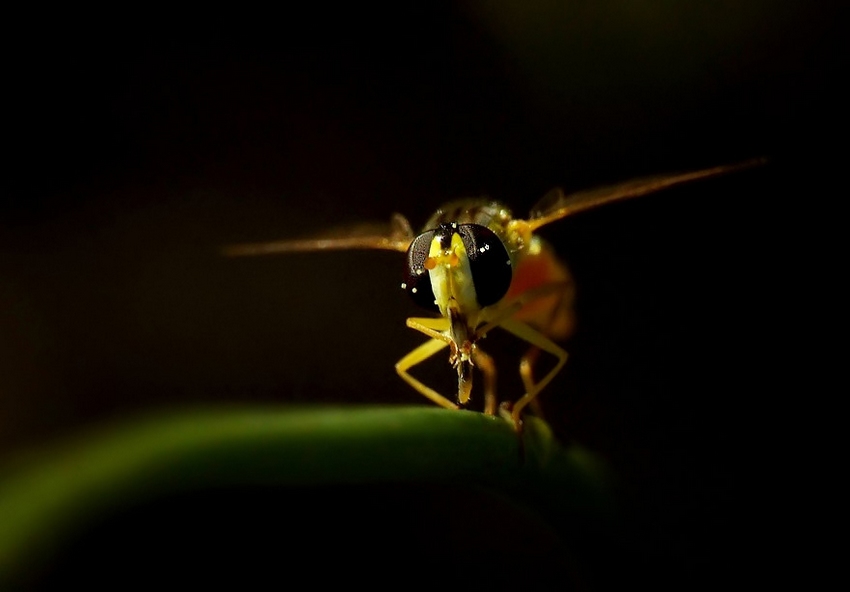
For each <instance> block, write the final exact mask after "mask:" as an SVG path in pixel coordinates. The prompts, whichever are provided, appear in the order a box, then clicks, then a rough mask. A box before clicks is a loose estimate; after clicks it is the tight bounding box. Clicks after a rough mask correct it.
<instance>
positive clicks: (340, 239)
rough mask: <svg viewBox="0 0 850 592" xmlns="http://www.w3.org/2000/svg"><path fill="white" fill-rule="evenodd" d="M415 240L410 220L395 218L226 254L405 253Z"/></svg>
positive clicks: (233, 248)
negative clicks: (360, 250) (304, 252)
mask: <svg viewBox="0 0 850 592" xmlns="http://www.w3.org/2000/svg"><path fill="white" fill-rule="evenodd" d="M414 236H415V235H414V234H413V229H412V228H411V227H410V222H408V221H407V218H405V217H404V216H402V215H401V214H393V215H392V218H391V219H390V221H389V222H385V223H368V224H355V225H351V226H341V227H338V228H333V229H329V230H327V231H324V232H322V233H320V234H318V235H316V236H312V237H310V238H303V239H295V240H280V241H271V242H265V243H245V244H239V245H229V246H226V247H224V248H223V249H222V253H224V255H226V256H228V257H250V256H256V255H272V254H275V253H293V252H297V251H330V250H344V249H381V250H385V251H400V252H402V253H404V252H406V251H407V247H408V246H410V243H411V241H413V239H414Z"/></svg>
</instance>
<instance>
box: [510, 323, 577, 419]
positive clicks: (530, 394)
mask: <svg viewBox="0 0 850 592" xmlns="http://www.w3.org/2000/svg"><path fill="white" fill-rule="evenodd" d="M501 327H502V328H503V329H505V330H506V331H509V332H510V333H513V334H514V335H516V336H517V337H519V338H520V339H523V340H525V341H527V342H529V343H530V344H531V345H533V346H535V347H537V348H540V349H542V350H543V351H545V352H547V353H550V354H552V355H553V356H555V357H556V358H558V361H557V363H556V364H555V367H554V368H552V369H551V370H550V371H549V373H548V374H547V375H546V376H544V377H543V379H542V380H541V381H540V382H538V383H537V384H532V385H531V388H530V389H529V390H527V391H526V393H525V394H524V395H523V396H522V397H521V398H520V399H519V401H517V402H516V403H515V404H514V406H513V410H512V411H511V419H512V420H513V422H514V425H516V426H519V425H520V423H519V417H520V413H521V412H522V410H523V408H524V407H525V406H526V405H528V404H529V403H530V402H531V401H533V400H534V398H535V397H536V396H537V394H538V393H539V392H540V391H541V390H543V389H544V388H545V387H546V385H547V384H549V383H550V382H551V381H552V379H553V378H554V377H555V375H556V374H557V373H558V372H560V370H561V368H563V367H564V364H566V362H567V356H568V354H567V351H566V350H565V349H563V348H562V347H560V346H558V345H557V344H556V343H555V342H554V341H552V340H551V339H549V338H548V337H546V336H545V335H544V334H543V333H541V332H540V331H537V330H536V329H533V328H532V327H529V326H528V325H526V324H525V323H523V322H520V321H517V320H514V319H505V320H503V321H502V323H501Z"/></svg>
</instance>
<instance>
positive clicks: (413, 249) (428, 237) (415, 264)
mask: <svg viewBox="0 0 850 592" xmlns="http://www.w3.org/2000/svg"><path fill="white" fill-rule="evenodd" d="M435 232H436V231H434V230H429V231H428V232H423V233H422V234H420V235H419V236H417V237H416V238H415V239H413V242H412V243H410V247H408V249H407V269H406V270H405V272H404V282H403V283H402V284H401V287H402V288H404V290H405V291H406V292H407V293H408V294H410V297H411V298H412V299H413V302H415V303H416V305H417V306H421V307H422V308H425V309H427V310H433V311H437V312H439V310H440V309H439V307H438V306H437V304H436V303H435V300H436V298H435V296H434V290H433V289H432V288H431V274H430V273H428V270H427V269H425V259H426V258H427V257H428V254H429V253H430V251H431V242H432V241H433V240H434V234H435Z"/></svg>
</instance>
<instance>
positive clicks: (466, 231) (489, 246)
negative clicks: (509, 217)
mask: <svg viewBox="0 0 850 592" xmlns="http://www.w3.org/2000/svg"><path fill="white" fill-rule="evenodd" d="M457 232H458V234H460V237H461V239H463V245H464V246H465V247H466V256H467V257H468V258H469V267H470V270H471V271H472V282H473V284H474V285H475V295H476V298H477V299H478V304H479V306H490V305H491V304H496V303H497V302H498V301H499V300H501V299H502V298H503V297H504V295H505V294H507V293H508V288H510V286H511V278H512V277H513V267H512V265H511V258H510V256H509V255H508V250H507V249H506V248H505V245H504V243H503V242H502V240H501V239H500V238H499V237H498V235H497V234H496V233H495V232H493V231H492V230H490V229H489V228H487V227H486V226H481V225H480V224H460V225H458V230H457Z"/></svg>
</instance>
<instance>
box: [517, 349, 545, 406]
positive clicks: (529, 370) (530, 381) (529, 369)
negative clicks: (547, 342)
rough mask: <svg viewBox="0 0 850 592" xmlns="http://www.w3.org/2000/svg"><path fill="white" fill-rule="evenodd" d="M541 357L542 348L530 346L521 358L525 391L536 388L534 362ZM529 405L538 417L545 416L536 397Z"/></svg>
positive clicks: (520, 366) (521, 371) (520, 364)
mask: <svg viewBox="0 0 850 592" xmlns="http://www.w3.org/2000/svg"><path fill="white" fill-rule="evenodd" d="M539 357H540V348H539V347H530V348H529V349H528V351H527V352H525V353H524V354H523V355H522V358H520V360H519V375H520V378H522V385H523V386H524V387H525V392H529V391H531V390H533V389H534V364H536V363H537V359H538V358H539ZM529 407H531V410H532V411H533V412H534V415H536V416H537V417H543V413H542V411H541V409H540V403H539V401H538V399H537V398H536V397H535V398H534V399H532V400H531V401H530V402H529Z"/></svg>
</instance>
